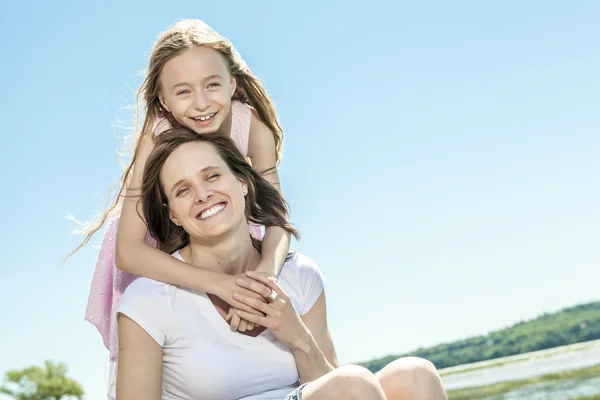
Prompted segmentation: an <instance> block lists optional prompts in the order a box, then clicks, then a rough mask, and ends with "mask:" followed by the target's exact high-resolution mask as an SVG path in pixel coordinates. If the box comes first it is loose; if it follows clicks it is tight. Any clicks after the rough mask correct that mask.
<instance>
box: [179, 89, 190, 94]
mask: <svg viewBox="0 0 600 400" xmlns="http://www.w3.org/2000/svg"><path fill="white" fill-rule="evenodd" d="M189 92H190V91H189V90H187V89H186V90H180V91H179V92H177V93H176V94H177V96H180V95H182V94H188V93H189Z"/></svg>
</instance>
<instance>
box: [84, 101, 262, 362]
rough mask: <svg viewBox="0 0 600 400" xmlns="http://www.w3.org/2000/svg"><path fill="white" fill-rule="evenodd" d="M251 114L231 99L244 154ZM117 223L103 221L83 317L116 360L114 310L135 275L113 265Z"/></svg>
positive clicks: (235, 135)
mask: <svg viewBox="0 0 600 400" xmlns="http://www.w3.org/2000/svg"><path fill="white" fill-rule="evenodd" d="M251 113H252V111H251V109H250V107H249V106H248V105H246V104H243V103H240V102H237V101H234V102H232V104H231V114H232V123H231V133H230V136H231V138H232V139H233V140H234V141H235V143H236V145H237V147H238V149H239V150H240V152H241V153H242V154H243V155H244V156H247V155H248V137H249V135H250V119H251V116H252V114H251ZM170 128H172V126H171V123H170V122H169V121H168V120H167V119H166V118H164V117H161V118H157V119H156V121H155V122H154V125H153V131H154V133H155V134H156V135H159V134H161V133H162V132H164V131H166V130H168V129H170ZM118 226H119V216H117V217H114V218H112V219H110V220H109V221H108V222H107V225H106V228H105V230H104V236H103V238H102V242H101V244H100V251H99V253H98V258H97V259H96V267H95V269H94V276H93V278H92V284H91V287H90V293H89V297H88V304H87V308H86V312H85V320H86V321H88V322H90V323H91V324H92V325H94V326H95V327H96V329H98V332H100V335H101V336H102V341H103V342H104V346H106V348H107V349H108V351H109V356H110V360H111V361H116V359H117V355H118V348H119V346H118V336H117V313H116V310H117V309H118V308H119V305H120V304H121V298H122V297H123V292H125V289H126V288H127V286H129V284H131V282H133V281H134V279H135V278H136V276H135V275H132V274H128V273H127V272H123V271H121V270H120V269H118V268H117V266H116V264H115V248H116V238H117V229H118ZM250 233H251V234H252V236H254V237H256V238H258V239H260V238H262V232H261V229H260V227H259V226H256V225H251V226H250ZM146 243H147V244H149V245H150V246H152V247H155V248H156V247H158V243H157V242H156V240H154V239H153V238H152V237H151V236H150V235H149V234H147V235H146Z"/></svg>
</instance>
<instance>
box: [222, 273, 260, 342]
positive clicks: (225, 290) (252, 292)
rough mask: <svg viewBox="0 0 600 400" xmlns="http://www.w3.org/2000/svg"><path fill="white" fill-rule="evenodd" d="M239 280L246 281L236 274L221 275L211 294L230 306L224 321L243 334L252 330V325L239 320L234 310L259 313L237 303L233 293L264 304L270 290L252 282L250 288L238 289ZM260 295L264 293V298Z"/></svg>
mask: <svg viewBox="0 0 600 400" xmlns="http://www.w3.org/2000/svg"><path fill="white" fill-rule="evenodd" d="M240 279H242V280H247V278H246V275H245V274H237V275H227V274H222V275H221V276H219V278H218V279H217V282H216V283H217V285H216V287H215V290H214V291H213V292H212V294H214V295H215V296H218V297H220V298H221V299H223V300H224V301H226V302H227V303H228V304H229V305H231V308H230V309H229V313H228V315H227V317H226V321H230V325H231V329H232V330H239V331H241V332H244V331H246V330H252V329H254V323H252V324H251V325H248V322H250V321H244V320H243V319H241V318H240V317H239V315H237V314H236V313H235V310H236V309H240V310H244V311H246V312H249V313H259V311H257V310H255V309H254V308H252V307H248V306H247V305H245V304H244V303H241V302H239V301H237V300H236V299H234V298H233V293H234V292H240V291H242V293H243V294H244V295H246V296H249V297H251V298H254V299H256V300H258V301H262V302H264V303H266V302H267V301H266V299H265V297H266V296H268V294H269V293H271V289H269V288H268V287H266V286H265V285H263V284H261V283H259V282H254V284H253V285H252V286H251V287H249V288H247V289H246V288H243V287H240V286H239V285H238V283H237V282H238V281H239V280H240ZM261 293H263V294H264V293H266V296H261Z"/></svg>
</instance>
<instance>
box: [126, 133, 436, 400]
mask: <svg viewBox="0 0 600 400" xmlns="http://www.w3.org/2000/svg"><path fill="white" fill-rule="evenodd" d="M141 200H142V203H143V214H144V215H143V216H144V218H145V220H146V221H147V224H148V228H149V231H150V233H151V234H152V235H153V236H154V237H155V238H156V239H157V241H158V242H159V243H160V248H161V250H163V251H165V252H168V253H171V254H172V255H173V256H174V257H177V258H179V259H182V260H185V261H186V262H188V263H190V264H192V265H196V264H197V260H202V263H203V264H202V265H203V266H204V267H208V268H209V269H213V270H214V271H217V272H225V273H227V274H231V275H236V274H242V273H246V275H245V277H244V278H240V279H239V280H238V284H239V285H240V291H241V290H242V288H245V289H247V291H246V293H252V292H253V293H255V294H256V295H255V296H246V295H241V294H235V295H234V296H235V297H236V299H237V300H238V301H240V302H242V303H244V304H246V305H248V306H250V307H252V308H253V309H255V310H257V311H259V312H261V313H262V316H256V315H255V314H250V313H246V312H243V311H239V310H238V311H236V312H237V313H238V315H239V316H240V317H242V318H245V319H247V320H249V321H251V322H255V323H257V324H259V325H261V326H260V327H256V328H255V329H253V330H251V331H249V332H245V333H238V332H233V331H231V330H230V329H229V325H228V324H227V319H228V318H230V317H231V316H230V315H228V312H229V305H228V304H227V303H226V302H225V301H223V300H221V299H219V298H218V297H215V296H212V295H207V294H205V293H202V292H198V291H193V290H189V289H185V288H181V287H177V286H174V285H169V284H165V283H162V282H158V281H153V280H151V279H147V278H139V279H137V280H136V281H134V282H133V283H132V284H131V285H130V286H129V287H128V288H127V290H126V291H125V294H124V296H123V300H122V304H121V306H120V308H119V310H118V312H119V322H118V325H119V326H118V331H119V368H118V374H117V399H118V400H128V399H161V398H162V399H170V398H178V399H179V398H184V399H278V400H281V399H284V398H287V399H299V398H302V399H305V400H319V399H333V398H344V399H348V398H351V399H354V398H356V399H359V398H360V399H402V398H410V399H444V398H445V393H444V390H443V387H442V385H441V382H440V379H439V376H438V375H437V372H436V371H435V368H434V367H433V366H432V365H431V364H430V363H428V362H426V361H424V360H419V359H407V360H398V361H396V362H394V363H392V364H390V365H389V366H387V367H386V368H384V369H383V370H382V371H381V372H380V373H379V374H378V375H377V376H375V375H373V374H371V373H370V372H369V371H368V370H366V369H364V368H362V367H357V366H344V367H338V362H337V356H336V353H335V349H334V346H333V342H332V340H331V335H330V334H329V330H328V327H327V313H326V306H325V293H324V291H323V280H322V277H321V274H320V272H319V269H318V267H317V266H316V265H315V264H314V262H312V261H311V260H310V259H308V258H306V257H304V256H302V255H300V254H298V253H293V254H291V255H290V256H289V257H288V259H287V261H286V263H285V264H284V266H283V267H282V269H281V272H280V274H279V277H278V279H277V280H274V279H273V278H265V277H263V276H261V275H259V274H256V273H254V272H253V270H254V269H255V268H256V266H257V265H258V263H259V261H260V242H259V241H257V240H256V239H253V238H252V237H251V236H250V234H249V231H248V222H249V221H250V222H252V223H256V224H260V225H269V226H279V227H281V228H283V229H285V230H286V231H287V232H289V233H290V234H293V235H296V234H297V232H296V230H295V229H294V228H293V227H292V226H291V225H290V224H289V223H288V222H287V220H286V215H287V209H286V204H285V202H284V200H283V199H282V197H281V195H280V194H279V193H278V192H277V190H276V189H274V188H273V187H272V186H271V185H270V184H269V183H268V182H267V181H265V180H264V179H263V178H261V177H260V176H259V175H258V174H257V173H256V172H255V171H254V170H253V169H252V167H251V166H250V165H249V164H247V162H246V161H245V160H244V158H243V156H242V155H241V154H240V152H239V151H238V150H237V148H236V146H235V144H234V143H233V142H232V141H231V140H230V139H229V138H227V137H225V136H224V135H218V134H205V135H197V134H196V133H194V132H192V131H189V130H187V129H185V128H178V129H173V130H172V131H169V132H165V133H163V134H161V135H160V136H159V137H158V138H157V142H156V146H155V148H154V150H153V151H152V153H151V154H150V156H149V158H148V162H147V164H146V169H145V172H144V178H143V185H142V198H141ZM240 276H243V275H240ZM248 290H249V291H248ZM190 315H193V316H194V317H193V318H190ZM266 328H268V329H266ZM286 395H287V397H286Z"/></svg>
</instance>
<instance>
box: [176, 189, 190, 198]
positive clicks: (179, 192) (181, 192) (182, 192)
mask: <svg viewBox="0 0 600 400" xmlns="http://www.w3.org/2000/svg"><path fill="white" fill-rule="evenodd" d="M187 191H188V188H181V189H179V190H178V191H177V192H176V193H175V196H181V195H182V194H184V193H186V192H187Z"/></svg>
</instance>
